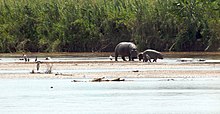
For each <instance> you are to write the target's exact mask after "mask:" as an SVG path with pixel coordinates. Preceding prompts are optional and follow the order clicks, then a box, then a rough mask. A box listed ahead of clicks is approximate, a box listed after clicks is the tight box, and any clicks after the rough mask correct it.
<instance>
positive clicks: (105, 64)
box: [0, 61, 220, 79]
mask: <svg viewBox="0 0 220 114" xmlns="http://www.w3.org/2000/svg"><path fill="white" fill-rule="evenodd" d="M48 64H50V65H52V66H53V67H52V74H44V72H43V71H45V70H46V69H47V67H48ZM40 69H41V70H42V74H38V73H37V74H31V73H29V72H28V73H27V72H26V73H21V72H19V73H16V72H13V73H10V71H14V70H15V71H19V70H22V71H30V72H31V71H32V70H35V71H36V63H34V62H29V63H25V62H19V63H0V71H3V70H4V71H8V72H7V73H0V78H61V79H62V78H72V79H74V78H97V77H107V78H119V77H120V78H196V77H198V78H200V77H201V78H206V77H220V64H206V63H204V64H194V63H183V64H165V63H159V62H158V63H143V62H138V61H135V62H122V61H121V62H114V61H86V62H85V61H77V62H70V63H68V62H57V63H56V62H53V63H42V64H41V67H40ZM57 71H59V72H57ZM65 71H68V72H65Z"/></svg>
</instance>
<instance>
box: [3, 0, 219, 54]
mask: <svg viewBox="0 0 220 114" xmlns="http://www.w3.org/2000/svg"><path fill="white" fill-rule="evenodd" d="M121 41H132V42H134V43H136V44H137V46H138V48H139V50H140V51H143V50H145V49H147V48H152V49H157V50H159V51H204V50H206V51H215V50H217V49H218V48H219V44H220V1H219V0H86V1H85V0H0V52H19V51H22V52H26V51H27V52H82V51H86V52H94V51H114V47H115V46H116V45H117V44H118V43H119V42H121Z"/></svg>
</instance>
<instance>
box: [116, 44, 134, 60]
mask: <svg viewBox="0 0 220 114" xmlns="http://www.w3.org/2000/svg"><path fill="white" fill-rule="evenodd" d="M137 54H138V52H137V46H136V45H135V44H134V43H132V42H121V43H119V44H118V45H117V46H116V47H115V61H118V60H117V58H118V56H121V58H122V59H123V60H124V61H126V59H125V57H126V56H127V57H128V58H129V61H134V59H136V58H137Z"/></svg>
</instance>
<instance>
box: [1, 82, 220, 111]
mask: <svg viewBox="0 0 220 114" xmlns="http://www.w3.org/2000/svg"><path fill="white" fill-rule="evenodd" d="M76 80H81V81H86V82H71V81H72V79H0V91H1V94H0V113H1V114H29V113H31V114H219V113H220V108H219V107H220V78H173V79H168V78H141V79H132V78H128V79H126V80H128V81H125V82H88V81H89V80H90V79H76Z"/></svg>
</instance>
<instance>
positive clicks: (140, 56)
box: [138, 53, 143, 61]
mask: <svg viewBox="0 0 220 114" xmlns="http://www.w3.org/2000/svg"><path fill="white" fill-rule="evenodd" d="M138 58H139V61H141V60H142V59H143V53H139V54H138Z"/></svg>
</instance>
